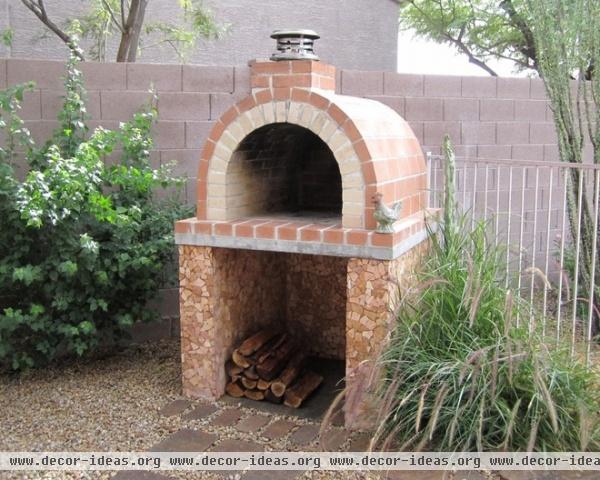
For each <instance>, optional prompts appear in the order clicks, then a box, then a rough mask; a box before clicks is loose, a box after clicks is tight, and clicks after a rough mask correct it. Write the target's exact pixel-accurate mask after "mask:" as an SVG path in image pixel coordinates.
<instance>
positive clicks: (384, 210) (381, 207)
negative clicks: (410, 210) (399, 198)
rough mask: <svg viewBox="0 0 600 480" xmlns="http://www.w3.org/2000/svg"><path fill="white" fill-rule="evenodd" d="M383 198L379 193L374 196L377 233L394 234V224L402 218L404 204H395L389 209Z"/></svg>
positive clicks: (374, 216)
mask: <svg viewBox="0 0 600 480" xmlns="http://www.w3.org/2000/svg"><path fill="white" fill-rule="evenodd" d="M382 198H383V195H382V194H381V193H379V192H377V193H376V194H375V195H373V203H374V204H375V211H374V212H373V218H375V220H376V221H377V228H376V229H375V231H376V232H377V233H394V222H395V221H396V220H398V217H399V216H400V209H401V208H402V202H394V203H393V204H392V206H391V207H388V206H387V205H386V204H385V203H383V202H382V200H381V199H382Z"/></svg>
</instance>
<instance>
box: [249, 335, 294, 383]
mask: <svg viewBox="0 0 600 480" xmlns="http://www.w3.org/2000/svg"><path fill="white" fill-rule="evenodd" d="M293 351H294V344H293V343H292V342H291V341H289V340H288V341H286V342H284V343H282V344H281V345H280V346H279V348H278V349H277V350H275V352H273V354H272V355H270V356H269V357H268V358H267V359H266V360H265V361H264V362H262V363H259V364H258V365H257V366H256V372H257V373H258V374H259V375H260V377H261V378H262V379H263V380H267V381H270V380H273V379H274V378H275V377H277V375H278V374H279V372H280V371H281V370H283V368H284V367H285V366H286V364H287V361H288V358H289V357H290V355H291V354H292V353H293Z"/></svg>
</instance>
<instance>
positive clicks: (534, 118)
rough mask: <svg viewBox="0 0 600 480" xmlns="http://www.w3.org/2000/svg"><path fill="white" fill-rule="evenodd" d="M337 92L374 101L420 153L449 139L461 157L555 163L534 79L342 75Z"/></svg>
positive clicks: (545, 108)
mask: <svg viewBox="0 0 600 480" xmlns="http://www.w3.org/2000/svg"><path fill="white" fill-rule="evenodd" d="M340 83H341V85H339V88H338V90H339V91H340V92H341V93H343V94H346V95H356V96H363V97H368V98H372V99H375V100H379V101H380V102H383V103H385V104H387V105H388V106H390V107H391V108H392V109H394V110H395V111H397V112H398V113H399V114H400V115H402V116H403V117H404V118H405V119H406V120H407V121H408V122H409V123H410V125H411V127H412V128H413V130H414V132H415V134H416V135H417V137H418V138H419V140H420V141H421V144H422V145H423V148H424V150H429V151H432V152H433V153H439V147H440V145H441V140H442V137H443V135H444V134H446V133H447V134H449V135H450V137H451V138H452V141H453V142H454V144H455V145H456V147H457V154H458V155H461V156H467V157H479V158H492V159H493V158H504V159H521V160H534V159H535V160H556V159H557V149H556V134H555V130H554V123H553V120H552V112H551V110H550V108H549V105H548V101H547V99H546V95H545V91H544V86H543V83H542V81H541V80H539V79H529V78H493V77H460V76H438V75H408V74H400V73H392V72H359V71H349V70H344V71H342V72H341V78H340Z"/></svg>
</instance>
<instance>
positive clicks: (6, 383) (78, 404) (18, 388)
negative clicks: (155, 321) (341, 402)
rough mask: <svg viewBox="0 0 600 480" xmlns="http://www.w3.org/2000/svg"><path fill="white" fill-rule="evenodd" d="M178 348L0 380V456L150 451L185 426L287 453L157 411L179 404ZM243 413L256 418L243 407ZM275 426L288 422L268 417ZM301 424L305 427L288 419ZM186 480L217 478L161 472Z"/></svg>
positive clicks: (142, 350)
mask: <svg viewBox="0 0 600 480" xmlns="http://www.w3.org/2000/svg"><path fill="white" fill-rule="evenodd" d="M180 398H182V396H181V387H180V363H179V344H178V342H176V341H163V342H157V343H152V344H144V345H137V346H131V347H129V348H127V349H125V350H124V351H122V352H120V353H117V354H112V355H109V356H105V357H103V358H96V359H94V360H91V361H86V362H83V361H80V362H74V363H73V362H69V363H66V364H64V365H59V366H56V367H52V368H46V369H42V370H33V371H31V372H28V373H25V374H23V375H20V376H19V377H11V376H6V375H4V376H0V412H1V415H0V451H145V450H147V449H149V448H150V447H151V446H152V445H154V444H156V443H158V441H159V440H162V439H164V438H165V437H167V436H169V435H170V434H171V433H174V432H176V431H177V430H179V429H180V428H182V427H187V428H197V429H202V430H204V431H207V432H211V433H217V434H219V436H220V437H221V438H223V437H227V438H241V439H245V440H251V441H259V442H260V443H263V444H264V445H265V447H266V449H267V450H283V449H286V448H289V446H286V443H285V438H286V437H284V439H283V440H280V441H277V442H268V441H267V440H266V439H263V440H262V441H261V440H260V439H258V438H257V436H256V435H255V434H242V433H240V432H238V431H237V430H236V429H234V428H232V427H215V426H212V425H210V420H209V419H202V420H194V421H190V420H183V419H182V418H181V415H175V416H172V417H165V416H163V415H160V414H159V413H158V412H159V410H160V409H161V407H163V406H165V405H166V404H167V403H169V402H170V401H172V400H175V399H180ZM243 410H244V412H246V413H254V411H253V410H252V409H248V408H244V409H243ZM271 416H272V417H273V418H274V419H277V418H286V417H283V416H277V415H271ZM288 418H289V419H291V420H293V421H295V422H296V423H297V424H301V423H308V421H307V420H302V419H298V418H295V417H294V418H292V417H288ZM164 474H165V475H167V476H170V477H176V478H181V479H217V478H222V477H218V476H216V475H215V474H212V473H205V472H164ZM111 475H112V473H110V472H103V473H99V472H90V473H82V472H22V473H18V474H17V473H7V472H0V478H1V479H3V480H4V479H10V480H12V479H48V480H50V479H104V478H110V476H111ZM302 478H303V479H304V478H306V479H308V478H311V479H325V478H347V479H368V478H374V477H372V476H371V477H370V476H369V475H365V474H360V473H359V474H348V473H346V474H344V473H341V474H334V473H333V472H323V473H317V472H310V473H305V474H304V475H303V477H302Z"/></svg>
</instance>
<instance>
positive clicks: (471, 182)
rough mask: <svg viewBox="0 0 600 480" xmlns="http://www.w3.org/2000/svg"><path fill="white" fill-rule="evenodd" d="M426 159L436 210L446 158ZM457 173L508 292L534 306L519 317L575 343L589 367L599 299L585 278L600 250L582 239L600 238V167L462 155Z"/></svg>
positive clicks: (460, 198) (462, 198) (470, 215)
mask: <svg viewBox="0 0 600 480" xmlns="http://www.w3.org/2000/svg"><path fill="white" fill-rule="evenodd" d="M427 160H428V176H429V191H430V198H429V205H430V206H431V207H433V208H436V207H440V206H441V199H442V198H443V196H442V194H443V190H444V168H443V167H444V165H443V162H444V158H443V157H442V156H439V155H432V154H430V153H428V154H427ZM455 175H456V178H455V186H456V201H457V203H458V207H459V210H462V212H463V214H464V215H466V218H467V221H468V222H470V223H471V225H472V226H474V225H475V223H476V222H479V221H484V222H486V224H487V229H488V232H489V235H490V240H491V241H492V242H493V244H495V245H497V246H500V248H501V249H502V255H501V258H502V266H501V267H502V269H503V271H504V273H505V274H506V278H505V280H504V282H505V283H506V284H505V287H506V288H512V289H514V291H518V292H520V295H521V296H522V297H523V298H525V299H527V300H529V302H530V305H531V310H530V313H529V315H528V316H527V317H528V318H519V319H517V320H518V321H519V322H528V325H529V328H530V329H533V328H534V327H535V325H536V324H538V325H539V327H540V328H541V332H542V334H543V335H545V336H547V337H551V338H554V339H555V340H556V342H560V341H561V340H568V341H570V347H571V353H572V355H582V356H585V360H586V362H588V363H589V362H590V359H591V358H592V356H593V355H594V354H595V353H596V350H597V347H596V345H597V343H596V341H595V340H594V339H593V337H594V336H595V335H596V334H597V327H596V325H597V322H598V321H600V311H599V310H598V307H599V306H600V295H599V294H598V293H599V292H598V290H597V286H596V283H597V282H596V278H595V275H593V274H592V275H587V276H586V273H590V272H595V271H596V268H597V267H596V263H597V258H596V257H597V252H596V248H592V249H589V248H588V249H584V248H583V241H584V238H587V239H588V240H589V238H592V239H597V238H598V213H599V212H598V201H599V190H600V188H599V186H600V166H598V165H593V164H577V165H575V164H567V163H562V162H542V161H518V160H513V159H510V160H505V159H486V158H466V157H457V158H456V172H455ZM569 204H570V205H571V208H569V206H568V205H569ZM586 219H589V220H587V221H586ZM586 235H587V237H585V236H586ZM593 245H594V247H595V246H596V245H597V241H595V242H593ZM584 279H585V280H584Z"/></svg>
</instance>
